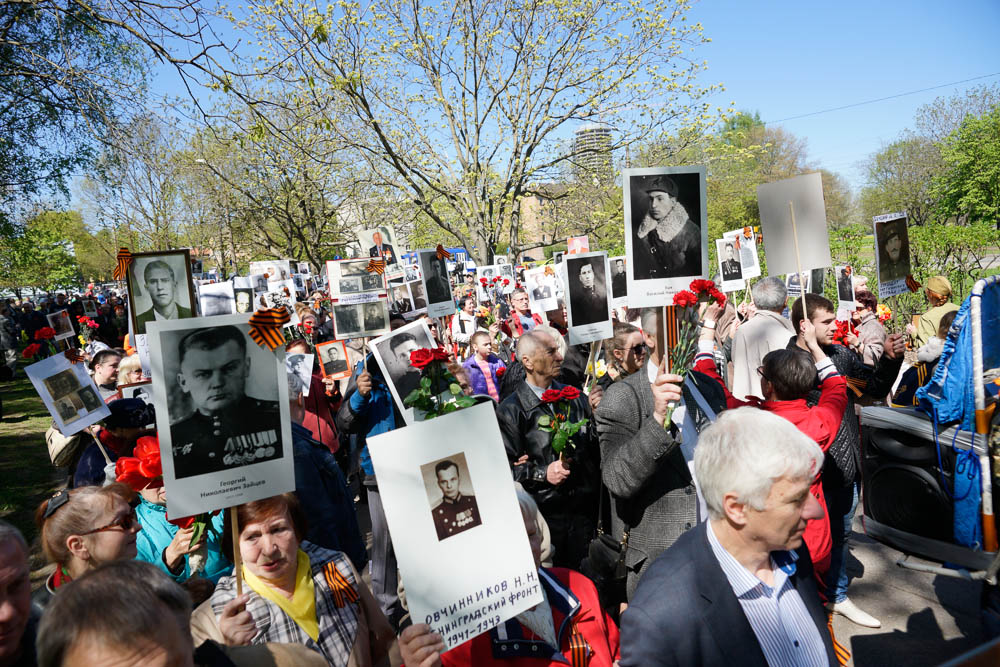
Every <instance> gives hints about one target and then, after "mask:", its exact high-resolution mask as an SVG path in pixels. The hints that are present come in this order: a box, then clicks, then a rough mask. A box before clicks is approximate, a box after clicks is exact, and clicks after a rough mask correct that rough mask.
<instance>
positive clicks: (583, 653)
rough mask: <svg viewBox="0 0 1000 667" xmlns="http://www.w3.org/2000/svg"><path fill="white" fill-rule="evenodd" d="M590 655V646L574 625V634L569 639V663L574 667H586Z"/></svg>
mask: <svg viewBox="0 0 1000 667" xmlns="http://www.w3.org/2000/svg"><path fill="white" fill-rule="evenodd" d="M589 655H590V644H588V643H587V640H586V639H584V637H583V635H582V634H581V633H580V630H579V628H577V627H576V623H574V624H573V634H571V635H570V638H569V662H570V664H571V665H572V666H573V667H586V665H587V656H589Z"/></svg>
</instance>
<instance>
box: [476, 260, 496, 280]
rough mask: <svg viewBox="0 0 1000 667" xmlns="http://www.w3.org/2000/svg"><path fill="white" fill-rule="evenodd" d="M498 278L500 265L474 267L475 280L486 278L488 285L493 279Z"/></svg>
mask: <svg viewBox="0 0 1000 667" xmlns="http://www.w3.org/2000/svg"><path fill="white" fill-rule="evenodd" d="M499 276H500V265H498V264H484V265H483V266H477V267H476V280H479V279H480V278H486V281H487V282H489V283H492V282H493V279H494V278H498V277H499Z"/></svg>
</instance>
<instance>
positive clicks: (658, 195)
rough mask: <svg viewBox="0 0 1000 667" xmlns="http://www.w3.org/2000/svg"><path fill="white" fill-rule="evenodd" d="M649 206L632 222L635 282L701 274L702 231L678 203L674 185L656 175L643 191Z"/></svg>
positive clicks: (671, 181)
mask: <svg viewBox="0 0 1000 667" xmlns="http://www.w3.org/2000/svg"><path fill="white" fill-rule="evenodd" d="M643 189H644V190H645V192H646V195H648V197H649V206H648V208H647V210H646V213H645V215H644V217H643V218H642V220H640V221H638V224H636V223H635V221H633V225H632V229H633V232H632V235H633V239H632V241H633V243H632V247H633V253H632V254H633V257H634V258H635V277H636V279H637V280H651V279H662V278H683V277H687V276H697V275H700V274H701V228H700V227H699V226H698V224H697V223H696V222H694V221H693V220H691V216H690V215H689V214H688V212H687V210H686V209H685V208H684V206H683V205H682V204H681V203H680V202H679V201H678V200H677V184H676V183H675V182H674V181H673V179H671V178H670V177H668V176H657V177H655V178H653V180H652V182H650V184H649V185H647V186H646V187H645V188H643Z"/></svg>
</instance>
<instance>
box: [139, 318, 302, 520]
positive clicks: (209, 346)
mask: <svg viewBox="0 0 1000 667" xmlns="http://www.w3.org/2000/svg"><path fill="white" fill-rule="evenodd" d="M249 321H250V317H249V316H248V315H224V316H220V317H215V318H211V319H207V318H196V319H191V320H175V321H164V322H153V323H151V324H150V327H149V348H150V360H151V361H152V365H153V383H152V386H153V403H154V405H155V406H156V428H157V434H158V435H159V439H160V456H161V459H162V462H163V480H164V485H165V486H166V488H167V512H168V513H169V514H170V515H171V516H179V517H183V516H191V515H192V514H199V513H201V512H211V511H214V510H217V509H221V508H223V507H231V506H233V505H239V504H241V503H246V502H250V501H252V500H260V499H262V498H269V497H271V496H274V495H277V494H280V493H285V492H286V491H294V490H295V473H294V468H293V462H292V459H293V453H292V434H291V419H290V417H289V406H288V382H287V381H286V379H285V350H284V347H280V346H279V347H278V348H277V349H276V350H275V351H273V352H272V351H271V350H268V349H267V348H263V347H261V346H259V345H257V343H255V342H254V341H253V339H251V338H250V333H249V332H250V326H249ZM218 373H221V374H222V377H224V378H225V381H224V385H222V386H221V387H220V386H219V385H217V384H216V383H214V382H212V381H211V380H207V379H206V378H210V377H211V376H212V375H214V374H218Z"/></svg>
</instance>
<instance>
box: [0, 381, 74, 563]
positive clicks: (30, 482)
mask: <svg viewBox="0 0 1000 667" xmlns="http://www.w3.org/2000/svg"><path fill="white" fill-rule="evenodd" d="M0 398H2V399H3V420H2V421H0V518H2V519H5V520H7V521H9V522H11V523H12V524H14V525H15V526H17V527H18V528H20V529H21V532H23V533H24V536H25V537H26V538H27V539H28V542H29V543H31V544H32V555H33V556H34V555H37V554H38V552H39V549H38V546H37V540H36V539H35V538H36V537H37V534H38V529H37V527H36V526H35V521H34V512H35V508H36V507H38V505H39V504H40V503H41V502H42V501H43V500H45V499H46V498H48V497H49V496H51V495H52V493H53V492H54V491H55V489H57V488H58V487H59V486H60V485H61V484H62V483H63V482H64V481H65V472H64V471H63V470H61V469H59V468H56V467H55V466H53V465H52V463H51V462H50V461H49V455H48V451H47V449H46V447H45V430H46V429H47V428H48V427H49V424H50V423H51V422H52V418H51V417H50V416H49V413H48V410H46V409H45V405H44V404H43V403H42V399H41V398H39V396H38V394H37V392H35V388H34V387H33V386H32V384H31V382H30V381H29V380H28V378H27V376H25V374H24V371H23V369H18V372H17V377H16V378H15V379H14V380H13V381H11V382H3V383H0Z"/></svg>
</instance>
